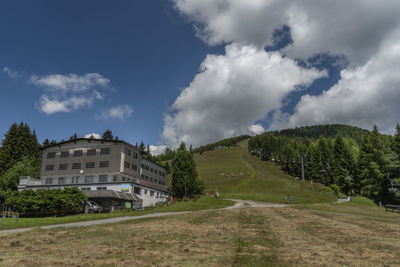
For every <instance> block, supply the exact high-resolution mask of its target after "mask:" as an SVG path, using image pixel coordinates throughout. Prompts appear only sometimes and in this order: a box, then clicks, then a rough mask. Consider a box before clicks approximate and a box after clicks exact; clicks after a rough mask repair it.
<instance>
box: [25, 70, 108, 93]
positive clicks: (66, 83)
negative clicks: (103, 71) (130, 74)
mask: <svg viewBox="0 0 400 267" xmlns="http://www.w3.org/2000/svg"><path fill="white" fill-rule="evenodd" d="M30 81H31V83H33V84H34V85H36V86H39V87H44V88H46V89H49V90H52V91H64V92H67V91H69V92H82V91H87V90H90V89H92V88H93V87H96V86H99V87H102V88H106V87H108V85H109V82H110V80H109V79H107V78H104V77H103V76H102V75H100V74H98V73H87V74H84V75H77V74H67V75H63V74H50V75H46V76H36V75H33V76H31V78H30Z"/></svg>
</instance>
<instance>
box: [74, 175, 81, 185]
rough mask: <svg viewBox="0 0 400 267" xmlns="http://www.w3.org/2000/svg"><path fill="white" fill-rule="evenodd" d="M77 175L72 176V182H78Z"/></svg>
mask: <svg viewBox="0 0 400 267" xmlns="http://www.w3.org/2000/svg"><path fill="white" fill-rule="evenodd" d="M79 178H80V177H79V176H72V184H79Z"/></svg>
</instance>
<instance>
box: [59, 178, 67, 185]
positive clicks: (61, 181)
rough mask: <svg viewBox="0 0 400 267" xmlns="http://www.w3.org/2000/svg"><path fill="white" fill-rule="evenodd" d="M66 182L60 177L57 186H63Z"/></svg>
mask: <svg viewBox="0 0 400 267" xmlns="http://www.w3.org/2000/svg"><path fill="white" fill-rule="evenodd" d="M66 180H67V179H66V178H65V177H60V178H58V184H65V181H66Z"/></svg>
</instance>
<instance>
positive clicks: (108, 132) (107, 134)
mask: <svg viewBox="0 0 400 267" xmlns="http://www.w3.org/2000/svg"><path fill="white" fill-rule="evenodd" d="M102 138H103V139H104V140H113V139H114V137H113V134H112V131H111V130H110V129H107V130H105V131H104V133H103V135H102Z"/></svg>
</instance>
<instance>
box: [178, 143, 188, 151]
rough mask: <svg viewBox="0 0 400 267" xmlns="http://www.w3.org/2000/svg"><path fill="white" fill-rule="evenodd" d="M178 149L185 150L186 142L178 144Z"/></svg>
mask: <svg viewBox="0 0 400 267" xmlns="http://www.w3.org/2000/svg"><path fill="white" fill-rule="evenodd" d="M178 150H185V151H186V144H185V142H183V141H182V142H181V144H180V145H179V148H178Z"/></svg>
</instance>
